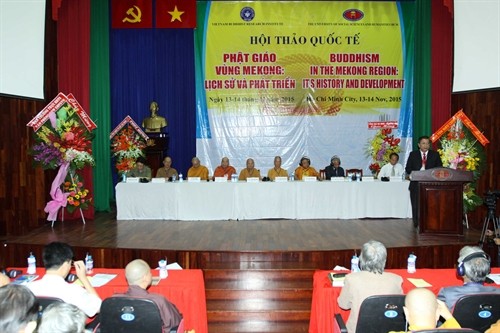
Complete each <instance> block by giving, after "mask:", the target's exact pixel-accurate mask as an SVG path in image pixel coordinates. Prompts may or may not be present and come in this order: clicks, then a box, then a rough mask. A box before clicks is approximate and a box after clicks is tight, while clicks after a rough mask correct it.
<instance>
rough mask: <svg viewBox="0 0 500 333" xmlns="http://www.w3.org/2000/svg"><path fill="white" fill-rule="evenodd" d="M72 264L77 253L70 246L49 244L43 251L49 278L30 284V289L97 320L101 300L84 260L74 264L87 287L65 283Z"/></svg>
mask: <svg viewBox="0 0 500 333" xmlns="http://www.w3.org/2000/svg"><path fill="white" fill-rule="evenodd" d="M72 263H73V250H72V249H71V247H70V246H69V245H68V244H65V243H60V242H52V243H50V244H48V245H47V246H45V248H44V250H43V264H44V266H45V270H46V272H45V275H44V276H43V277H42V278H41V279H40V280H36V281H33V282H30V283H29V284H28V288H29V289H31V291H32V292H33V293H34V294H35V295H36V296H46V297H55V298H59V299H61V300H62V301H63V302H66V303H70V304H73V305H76V306H77V307H78V308H79V309H80V310H82V311H83V312H84V313H85V314H86V315H87V316H89V317H93V316H95V315H96V313H97V312H99V309H100V308H101V299H100V298H99V295H98V294H97V292H96V291H95V289H94V287H92V285H91V284H90V281H89V279H88V277H87V274H86V272H85V264H84V263H83V260H79V261H75V262H74V266H75V271H76V276H77V277H78V279H79V280H80V282H81V284H82V285H83V288H82V287H80V286H79V285H77V284H71V283H68V282H66V281H65V280H64V279H65V278H66V276H67V275H68V274H69V272H70V270H71V265H72Z"/></svg>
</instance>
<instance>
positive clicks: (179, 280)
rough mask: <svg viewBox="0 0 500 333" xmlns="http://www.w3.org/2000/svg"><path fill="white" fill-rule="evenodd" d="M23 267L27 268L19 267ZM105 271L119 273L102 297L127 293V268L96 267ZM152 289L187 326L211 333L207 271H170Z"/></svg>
mask: <svg viewBox="0 0 500 333" xmlns="http://www.w3.org/2000/svg"><path fill="white" fill-rule="evenodd" d="M16 269H21V270H23V273H26V269H25V268H16ZM151 271H152V273H153V276H158V270H154V269H153V270H151ZM97 273H105V274H116V275H117V276H116V277H115V278H113V279H112V280H111V281H109V282H108V283H107V284H105V285H104V286H102V287H98V288H96V291H97V292H98V294H99V296H101V298H102V299H105V298H107V297H110V296H112V295H113V294H116V293H124V292H126V291H127V289H128V284H127V281H126V279H125V270H124V269H107V268H95V269H94V271H93V274H91V275H90V276H92V275H94V274H97ZM36 274H38V275H39V276H40V278H41V277H42V276H43V275H44V274H45V269H44V268H37V272H36ZM149 291H150V292H153V293H158V294H162V295H164V296H165V297H166V298H167V299H168V300H169V301H170V302H172V303H174V304H175V305H176V306H177V308H178V309H179V311H180V312H181V313H182V315H183V317H184V322H185V327H186V329H194V330H195V331H196V333H207V332H208V324H207V304H206V297H205V282H204V280H203V272H202V271H201V270H199V269H185V270H169V271H168V277H167V278H166V279H164V280H161V281H160V283H159V284H158V285H156V286H151V287H150V288H149Z"/></svg>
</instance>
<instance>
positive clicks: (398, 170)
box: [378, 153, 405, 179]
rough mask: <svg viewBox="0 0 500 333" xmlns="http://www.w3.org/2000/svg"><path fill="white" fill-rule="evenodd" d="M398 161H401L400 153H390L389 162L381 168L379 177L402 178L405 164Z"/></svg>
mask: <svg viewBox="0 0 500 333" xmlns="http://www.w3.org/2000/svg"><path fill="white" fill-rule="evenodd" d="M398 162H399V155H398V154H396V153H391V155H389V163H387V164H386V165H384V166H383V167H382V169H380V172H379V173H378V178H379V179H381V178H382V177H400V178H401V176H402V175H403V172H404V171H405V170H404V168H403V166H402V165H401V164H400V163H398Z"/></svg>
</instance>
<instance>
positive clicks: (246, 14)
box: [240, 7, 255, 22]
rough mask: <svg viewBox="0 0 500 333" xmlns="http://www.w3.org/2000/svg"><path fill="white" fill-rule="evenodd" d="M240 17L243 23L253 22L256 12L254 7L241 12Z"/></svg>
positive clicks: (245, 8)
mask: <svg viewBox="0 0 500 333" xmlns="http://www.w3.org/2000/svg"><path fill="white" fill-rule="evenodd" d="M240 17H241V19H242V20H243V21H247V22H248V21H251V20H253V18H254V17H255V11H254V10H253V8H252V7H244V8H243V9H242V10H241V12H240Z"/></svg>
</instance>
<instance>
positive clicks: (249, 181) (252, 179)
mask: <svg viewBox="0 0 500 333" xmlns="http://www.w3.org/2000/svg"><path fill="white" fill-rule="evenodd" d="M258 182H259V177H248V178H247V183H258Z"/></svg>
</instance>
